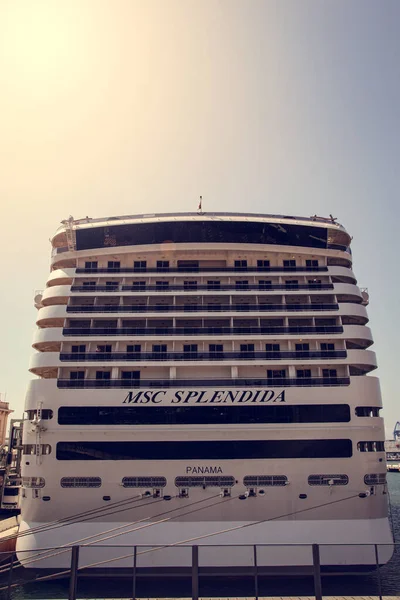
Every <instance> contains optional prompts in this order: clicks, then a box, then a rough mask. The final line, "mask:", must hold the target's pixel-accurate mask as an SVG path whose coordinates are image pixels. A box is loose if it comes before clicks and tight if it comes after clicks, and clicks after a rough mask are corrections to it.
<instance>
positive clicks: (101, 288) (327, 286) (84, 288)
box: [71, 283, 334, 294]
mask: <svg viewBox="0 0 400 600" xmlns="http://www.w3.org/2000/svg"><path fill="white" fill-rule="evenodd" d="M333 288H334V286H333V283H305V284H304V283H300V284H295V285H293V284H290V283H289V284H285V283H283V284H282V283H277V284H270V285H268V284H264V285H259V284H252V283H250V284H248V285H246V286H243V287H242V286H240V287H237V286H236V285H235V284H223V283H222V284H221V285H220V286H218V287H214V286H212V285H207V284H198V285H197V286H193V287H184V286H183V285H169V286H168V287H165V288H164V287H161V286H157V285H143V286H135V285H122V286H121V287H120V286H119V285H118V284H117V285H93V286H89V285H73V286H71V292H91V293H93V292H111V293H113V294H115V292H117V291H122V292H175V291H176V292H198V291H208V292H226V291H231V290H233V291H237V292H245V291H248V290H256V291H258V292H268V291H270V290H272V291H273V290H288V291H297V290H333Z"/></svg>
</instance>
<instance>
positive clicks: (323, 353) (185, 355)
mask: <svg viewBox="0 0 400 600" xmlns="http://www.w3.org/2000/svg"><path fill="white" fill-rule="evenodd" d="M346 357H347V352H346V350H320V351H319V350H318V351H315V350H311V351H298V352H286V351H283V352H261V351H258V350H255V351H253V352H251V351H249V352H61V353H60V360H61V361H73V362H81V361H112V360H116V361H135V362H136V361H142V360H143V361H153V360H154V361H168V360H183V361H192V360H230V359H238V360H254V359H259V360H283V359H292V360H304V359H309V360H313V359H319V358H322V359H331V358H346Z"/></svg>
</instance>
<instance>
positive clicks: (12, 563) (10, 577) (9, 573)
mask: <svg viewBox="0 0 400 600" xmlns="http://www.w3.org/2000/svg"><path fill="white" fill-rule="evenodd" d="M14 558H15V553H14V552H13V553H12V554H11V561H10V570H9V572H8V587H7V600H11V584H12V570H13V565H14Z"/></svg>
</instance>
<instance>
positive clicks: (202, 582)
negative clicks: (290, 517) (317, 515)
mask: <svg viewBox="0 0 400 600" xmlns="http://www.w3.org/2000/svg"><path fill="white" fill-rule="evenodd" d="M283 557H286V560H287V563H285V562H284V561H283V560H282V558H283ZM399 559H400V544H352V545H349V544H346V545H344V544H273V545H272V544H256V545H246V544H243V545H239V544H238V545H187V544H185V545H183V544H182V545H180V544H173V543H172V544H171V545H162V546H158V545H152V546H146V545H141V546H115V545H112V546H111V545H110V546H108V545H97V546H96V545H91V544H85V545H74V546H60V547H52V548H41V549H35V550H26V551H18V555H17V554H16V553H15V552H0V563H1V564H0V597H1V598H4V599H5V600H11V599H12V598H14V597H15V598H16V597H18V598H20V597H21V598H29V597H32V598H33V597H35V598H36V597H39V596H37V593H38V588H37V586H38V584H40V583H41V582H43V583H45V582H47V583H48V582H50V581H52V580H56V581H57V598H68V600H76V599H77V598H81V597H84V598H87V597H89V596H87V595H86V594H87V593H88V591H87V589H88V587H87V584H88V582H90V581H93V582H96V584H97V590H96V589H92V590H91V591H90V592H89V593H90V598H92V599H95V598H96V599H99V600H100V599H103V598H106V597H108V596H107V595H105V594H104V590H105V589H111V588H110V587H109V586H110V584H111V585H112V590H113V591H112V597H113V598H117V597H118V598H130V599H131V600H136V598H139V597H143V595H145V596H146V597H149V595H150V596H151V594H149V585H150V587H151V585H154V584H155V585H157V584H158V586H159V587H158V592H156V593H155V595H156V596H160V595H161V596H165V592H166V590H168V593H167V595H168V597H174V593H175V589H174V585H178V587H179V586H180V588H179V589H178V592H177V593H176V597H186V598H189V597H191V598H192V599H193V600H199V598H201V597H204V596H207V597H210V596H213V595H215V593H214V592H215V590H218V589H221V588H218V585H221V583H222V590H223V591H222V592H221V591H218V594H216V595H224V596H226V595H228V597H231V596H235V597H236V598H237V597H239V596H245V597H246V598H249V597H252V598H255V599H256V600H258V598H259V597H260V596H263V597H265V596H277V595H281V593H282V590H281V593H280V592H279V591H278V592H277V591H276V590H277V589H279V586H282V585H283V586H285V585H286V589H287V584H288V582H292V581H294V582H298V581H300V582H302V584H301V586H302V590H299V592H300V593H295V594H294V593H293V588H292V591H291V593H289V594H287V593H286V594H285V593H283V595H289V596H292V597H293V596H300V595H303V596H304V595H306V596H308V597H310V596H314V597H315V598H316V600H322V598H323V597H324V593H325V594H326V595H327V596H328V595H329V596H332V595H336V596H338V595H340V596H345V595H351V596H354V595H361V594H359V593H357V591H356V592H355V587H354V582H355V581H357V580H359V581H361V582H362V584H363V585H364V590H365V584H366V585H367V586H368V588H367V589H368V591H367V592H366V591H364V590H362V593H363V595H365V594H366V593H367V594H368V595H369V596H371V595H374V596H378V597H379V598H380V599H381V600H382V598H383V594H384V593H385V592H386V593H387V591H388V590H387V589H386V588H387V586H386V588H385V580H386V579H387V573H386V572H385V569H386V570H387V571H388V573H390V572H392V573H393V569H394V571H396V564H397V563H398V562H399ZM357 560H358V561H359V564H357V565H355V563H356V562H357ZM231 563H235V566H231ZM386 563H389V564H386ZM361 573H362V574H363V576H362V578H361V577H360V578H358V577H355V576H356V575H359V574H361ZM332 575H335V577H330V576H332ZM299 578H300V579H299ZM329 580H330V581H331V582H334V585H336V591H335V589H333V590H332V588H331V589H329V585H327V587H326V590H324V588H325V585H326V582H327V581H329ZM99 582H100V583H99ZM78 583H79V584H82V586H83V587H85V590H83V593H84V595H83V596H81V595H79V594H78ZM83 584H84V585H83ZM182 584H183V587H182ZM229 585H232V586H233V587H232V592H231V593H230V594H229V593H228V594H226V590H227V589H229ZM296 585H298V584H296ZM393 585H394V586H395V585H396V584H395V583H394V584H393ZM32 586H33V587H34V589H33V590H32ZM203 586H204V589H202V588H203ZM210 586H211V587H210ZM277 586H278V587H277ZM304 586H305V587H304ZM160 587H161V590H163V592H161V593H160V591H159V590H160ZM99 588H100V590H99ZM139 588H141V589H139ZM21 589H22V590H23V591H22V595H20V594H21ZM29 590H32V595H30V591H29ZM182 590H183V594H182ZM210 590H212V593H210ZM338 590H340V591H338ZM200 592H202V593H200ZM204 592H205V593H204ZM271 592H272V593H271ZM389 592H391V590H389ZM15 593H16V594H17V595H16V596H15ZM48 593H49V588H48V586H46V597H47V598H50V597H51V596H48V595H47V594H48ZM62 593H64V594H65V595H60V594H62ZM98 594H100V595H98Z"/></svg>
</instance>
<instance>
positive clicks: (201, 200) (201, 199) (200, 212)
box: [197, 196, 203, 215]
mask: <svg viewBox="0 0 400 600" xmlns="http://www.w3.org/2000/svg"><path fill="white" fill-rule="evenodd" d="M202 203H203V196H200V200H199V206H198V207H197V212H198V213H199V214H200V215H201V214H202V212H203V211H202Z"/></svg>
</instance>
